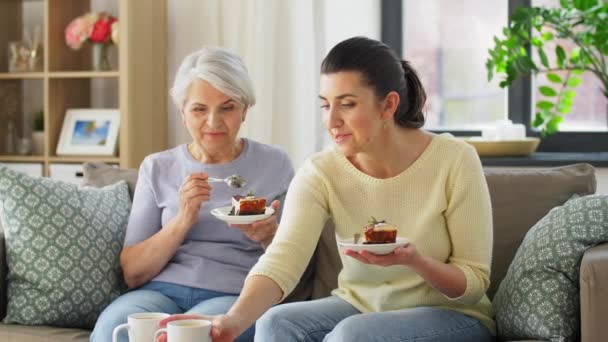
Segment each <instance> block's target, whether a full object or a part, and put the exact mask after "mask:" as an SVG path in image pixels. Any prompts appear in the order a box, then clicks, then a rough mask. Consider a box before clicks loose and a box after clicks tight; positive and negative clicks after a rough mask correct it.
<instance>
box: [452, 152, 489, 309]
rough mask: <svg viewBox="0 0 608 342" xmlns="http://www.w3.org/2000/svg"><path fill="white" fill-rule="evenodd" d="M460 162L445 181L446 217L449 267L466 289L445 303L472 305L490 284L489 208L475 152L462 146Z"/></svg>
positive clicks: (479, 162) (481, 169) (487, 193)
mask: <svg viewBox="0 0 608 342" xmlns="http://www.w3.org/2000/svg"><path fill="white" fill-rule="evenodd" d="M459 159H460V161H459V163H458V164H457V166H456V167H455V169H454V170H453V173H452V174H451V175H450V179H449V180H448V187H447V198H448V205H447V210H446V212H445V217H446V222H447V227H448V230H449V233H450V238H451V242H452V254H451V256H450V258H449V260H448V263H450V264H452V265H454V266H456V267H458V268H460V269H461V270H462V271H463V272H464V274H465V276H466V281H467V286H466V290H465V292H464V294H463V295H461V296H460V297H457V298H449V297H448V299H450V300H452V301H456V302H458V303H460V304H464V305H472V304H475V303H477V302H478V301H479V300H481V298H483V296H484V295H485V293H486V290H487V289H488V286H489V284H490V280H489V275H490V263H491V258H492V235H493V231H492V206H491V202H490V194H489V191H488V186H487V183H486V180H485V177H484V174H483V168H482V166H481V161H480V160H479V157H478V155H477V153H476V152H475V150H474V149H473V148H472V147H470V146H465V148H464V150H463V152H462V156H461V158H459Z"/></svg>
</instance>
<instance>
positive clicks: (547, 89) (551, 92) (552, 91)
mask: <svg viewBox="0 0 608 342" xmlns="http://www.w3.org/2000/svg"><path fill="white" fill-rule="evenodd" d="M538 91H540V93H541V94H543V95H544V96H548V97H552V96H557V92H556V91H555V89H553V88H551V87H548V86H540V87H538Z"/></svg>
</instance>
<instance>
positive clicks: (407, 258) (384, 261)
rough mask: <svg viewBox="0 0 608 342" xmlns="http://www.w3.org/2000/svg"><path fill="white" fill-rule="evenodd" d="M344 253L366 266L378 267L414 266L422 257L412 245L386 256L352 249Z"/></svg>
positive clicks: (398, 248)
mask: <svg viewBox="0 0 608 342" xmlns="http://www.w3.org/2000/svg"><path fill="white" fill-rule="evenodd" d="M343 253H344V254H345V255H348V256H350V257H351V258H355V259H357V260H358V261H359V262H362V263H364V264H368V265H376V266H393V265H402V266H412V265H414V264H415V263H416V262H417V261H418V260H419V259H420V257H421V255H420V253H418V250H417V249H416V247H415V246H414V245H413V244H411V243H410V244H408V245H406V246H404V247H397V248H395V250H393V251H392V252H391V253H389V254H385V255H379V254H374V253H371V252H368V251H359V252H355V251H353V250H352V249H346V250H344V252H343Z"/></svg>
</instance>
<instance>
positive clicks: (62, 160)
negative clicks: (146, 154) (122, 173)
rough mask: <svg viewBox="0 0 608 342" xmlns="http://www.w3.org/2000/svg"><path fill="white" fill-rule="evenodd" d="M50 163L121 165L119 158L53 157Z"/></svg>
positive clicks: (50, 158)
mask: <svg viewBox="0 0 608 342" xmlns="http://www.w3.org/2000/svg"><path fill="white" fill-rule="evenodd" d="M48 161H49V162H50V163H86V162H104V163H116V164H118V163H120V158H118V157H108V156H51V157H49V158H48Z"/></svg>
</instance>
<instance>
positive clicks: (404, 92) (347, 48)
mask: <svg viewBox="0 0 608 342" xmlns="http://www.w3.org/2000/svg"><path fill="white" fill-rule="evenodd" d="M340 71H358V72H360V73H361V75H362V78H363V81H364V82H365V83H367V84H368V85H369V86H370V87H372V89H373V90H374V93H375V94H376V96H377V97H378V98H381V99H382V98H384V97H386V95H387V94H388V93H389V92H391V91H396V92H397V93H398V94H399V98H400V101H399V107H398V108H397V111H396V112H395V116H394V119H395V123H396V124H397V125H399V126H402V127H408V128H420V127H422V126H423V125H424V120H425V118H424V114H423V113H422V108H423V107H424V103H425V102H426V92H425V91H424V87H423V86H422V83H421V82H420V79H419V78H418V75H417V73H416V71H415V70H414V69H413V68H412V67H411V65H410V64H409V63H408V62H406V61H402V60H401V59H399V58H398V57H397V55H396V54H395V52H394V51H393V50H391V48H389V47H388V46H387V45H386V44H384V43H382V42H379V41H377V40H373V39H369V38H365V37H354V38H350V39H347V40H344V41H342V42H340V43H338V45H336V46H334V47H333V48H332V49H331V51H329V53H328V54H327V56H326V57H325V59H324V60H323V63H322V64H321V74H332V73H336V72H340Z"/></svg>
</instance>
